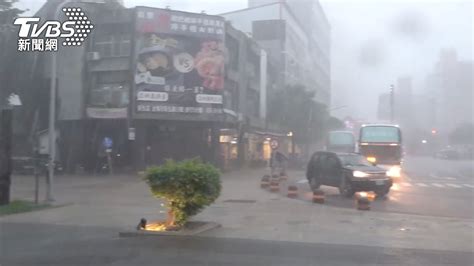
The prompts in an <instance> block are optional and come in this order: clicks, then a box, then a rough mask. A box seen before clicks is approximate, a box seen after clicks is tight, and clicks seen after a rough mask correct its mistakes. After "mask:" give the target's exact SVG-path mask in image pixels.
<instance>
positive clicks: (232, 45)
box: [225, 35, 239, 71]
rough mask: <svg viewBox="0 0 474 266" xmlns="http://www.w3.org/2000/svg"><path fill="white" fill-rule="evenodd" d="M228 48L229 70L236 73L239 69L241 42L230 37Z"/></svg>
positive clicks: (228, 36)
mask: <svg viewBox="0 0 474 266" xmlns="http://www.w3.org/2000/svg"><path fill="white" fill-rule="evenodd" d="M225 43H226V46H227V52H228V58H229V64H228V66H229V68H230V69H232V70H235V71H238V69H239V42H238V41H237V40H236V39H235V38H233V37H232V36H230V35H227V36H226V41H225Z"/></svg>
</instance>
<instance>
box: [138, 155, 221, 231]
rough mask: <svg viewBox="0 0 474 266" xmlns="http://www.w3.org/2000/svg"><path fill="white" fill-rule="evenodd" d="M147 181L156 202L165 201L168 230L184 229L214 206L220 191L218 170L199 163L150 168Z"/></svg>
mask: <svg viewBox="0 0 474 266" xmlns="http://www.w3.org/2000/svg"><path fill="white" fill-rule="evenodd" d="M145 180H146V181H147V183H148V185H149V186H150V189H151V191H152V193H153V195H155V196H156V197H157V198H161V199H164V200H166V202H167V208H168V219H167V222H166V223H167V226H171V227H173V226H176V227H181V226H183V225H184V224H185V223H186V222H187V221H188V219H189V218H190V217H191V216H193V215H196V214H197V213H199V212H200V211H201V210H203V209H204V207H206V206H209V205H210V204H212V203H213V202H214V201H215V200H216V199H217V198H218V197H219V194H220V191H221V181H220V173H219V170H217V168H215V167H214V166H212V165H211V164H208V163H203V162H201V160H199V159H191V160H184V161H180V162H175V161H173V160H168V161H167V162H166V163H165V164H164V165H162V166H155V167H150V168H148V169H147V171H146V173H145Z"/></svg>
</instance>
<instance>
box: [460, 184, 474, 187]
mask: <svg viewBox="0 0 474 266" xmlns="http://www.w3.org/2000/svg"><path fill="white" fill-rule="evenodd" d="M462 185H463V186H465V187H470V188H474V185H469V184H462Z"/></svg>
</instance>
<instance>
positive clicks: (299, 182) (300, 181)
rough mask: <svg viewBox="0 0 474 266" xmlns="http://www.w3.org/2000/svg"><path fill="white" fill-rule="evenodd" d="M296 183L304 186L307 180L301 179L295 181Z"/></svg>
mask: <svg viewBox="0 0 474 266" xmlns="http://www.w3.org/2000/svg"><path fill="white" fill-rule="evenodd" d="M296 183H298V184H306V183H308V179H301V180H299V181H297V182H296Z"/></svg>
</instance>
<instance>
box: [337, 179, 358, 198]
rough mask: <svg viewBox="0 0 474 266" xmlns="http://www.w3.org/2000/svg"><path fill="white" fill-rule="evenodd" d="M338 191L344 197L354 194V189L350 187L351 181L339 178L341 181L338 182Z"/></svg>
mask: <svg viewBox="0 0 474 266" xmlns="http://www.w3.org/2000/svg"><path fill="white" fill-rule="evenodd" d="M339 193H340V194H341V195H342V196H344V197H346V198H350V197H352V196H353V195H354V193H355V191H354V189H353V188H352V183H351V182H350V181H349V180H348V179H347V178H345V177H344V178H341V183H340V184H339Z"/></svg>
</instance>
